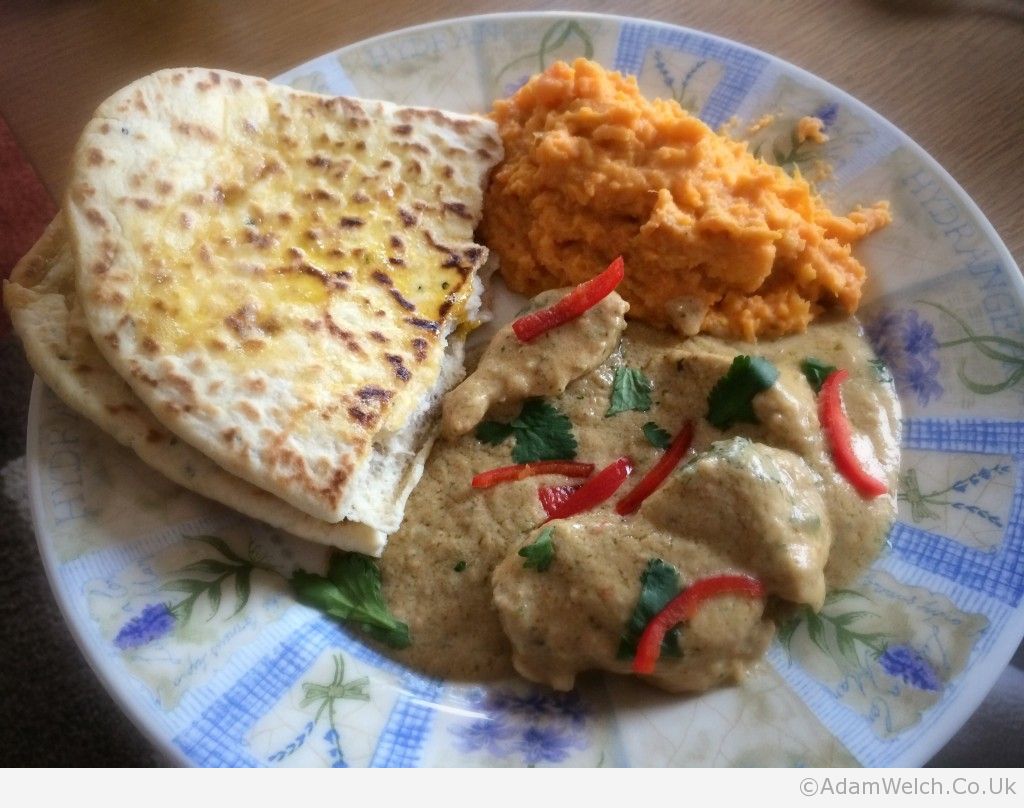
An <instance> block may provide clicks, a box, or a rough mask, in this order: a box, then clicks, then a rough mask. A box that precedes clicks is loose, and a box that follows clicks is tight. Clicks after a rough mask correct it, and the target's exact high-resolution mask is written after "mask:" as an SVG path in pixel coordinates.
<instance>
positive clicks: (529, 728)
mask: <svg viewBox="0 0 1024 808" xmlns="http://www.w3.org/2000/svg"><path fill="white" fill-rule="evenodd" d="M469 702H470V705H471V706H472V707H474V708H475V709H476V710H477V711H478V712H479V716H478V717H476V718H475V719H474V720H473V721H471V722H469V723H467V724H460V725H457V726H454V727H451V728H450V729H449V732H451V734H452V735H453V736H455V744H456V747H457V748H458V749H459V750H460V751H461V752H463V753H466V754H469V753H473V752H486V753H488V754H490V755H491V756H493V757H496V758H507V757H512V756H516V757H518V758H519V759H521V760H522V762H523V763H525V764H526V765H527V766H537V765H538V764H542V763H561V762H562V761H564V760H566V759H567V758H568V757H569V756H570V755H571V754H572V752H573V750H575V749H586V748H587V747H588V746H589V740H588V739H587V732H586V728H587V727H586V725H587V723H588V715H587V708H586V705H585V703H584V702H583V699H582V698H580V696H579V694H578V693H577V692H576V691H572V692H570V693H555V692H548V691H541V690H532V691H529V692H527V693H525V694H519V693H515V692H511V691H507V690H500V689H499V690H493V691H489V692H484V691H474V692H473V693H472V694H471V695H470V698H469Z"/></svg>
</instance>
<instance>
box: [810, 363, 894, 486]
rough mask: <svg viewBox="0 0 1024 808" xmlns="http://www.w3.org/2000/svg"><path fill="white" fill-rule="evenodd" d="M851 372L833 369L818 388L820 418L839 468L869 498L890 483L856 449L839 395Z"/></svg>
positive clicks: (833, 457)
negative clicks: (865, 463) (862, 460)
mask: <svg viewBox="0 0 1024 808" xmlns="http://www.w3.org/2000/svg"><path fill="white" fill-rule="evenodd" d="M849 375H850V374H849V373H847V372H846V371H845V370H833V371H832V372H831V373H830V374H828V376H826V377H825V381H824V382H823V383H822V385H821V390H820V391H819V392H818V418H819V419H820V420H821V428H822V429H823V430H824V432H825V437H826V439H827V440H828V443H829V448H830V449H831V450H832V459H833V461H835V464H836V468H837V469H838V470H839V473H840V474H842V475H843V476H844V477H845V478H846V479H847V481H848V482H849V483H850V485H852V486H853V487H854V489H855V490H856V491H857V493H858V494H860V495H861V496H862V497H864V498H865V499H872V498H874V497H878V496H881V495H882V494H885V493H886V492H888V490H889V488H888V486H887V485H886V484H885V483H884V482H882V481H881V480H879V479H878V478H877V477H872V476H871V475H870V474H868V473H867V472H866V471H865V470H864V467H863V466H861V464H860V460H858V459H857V455H856V454H854V452H853V437H852V431H851V429H850V422H849V421H848V420H847V418H846V413H845V412H844V411H843V401H842V398H841V397H840V395H839V385H840V384H842V383H843V381H845V380H846V378H847V377H848V376H849Z"/></svg>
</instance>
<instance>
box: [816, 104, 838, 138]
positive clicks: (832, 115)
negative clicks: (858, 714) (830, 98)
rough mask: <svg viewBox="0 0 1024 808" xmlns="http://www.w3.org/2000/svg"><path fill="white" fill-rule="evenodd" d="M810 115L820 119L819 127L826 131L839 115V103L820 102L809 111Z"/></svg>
mask: <svg viewBox="0 0 1024 808" xmlns="http://www.w3.org/2000/svg"><path fill="white" fill-rule="evenodd" d="M811 117H813V118H817V119H818V120H819V121H821V128H822V129H823V130H824V131H826V132H827V131H828V130H829V128H831V127H832V126H833V125H835V122H836V118H838V117H839V105H838V104H836V103H834V102H829V103H826V104H822V105H821V106H820V107H818V108H817V109H816V110H814V112H812V113H811Z"/></svg>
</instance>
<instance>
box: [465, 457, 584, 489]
mask: <svg viewBox="0 0 1024 808" xmlns="http://www.w3.org/2000/svg"><path fill="white" fill-rule="evenodd" d="M593 473H594V464H593V463H574V462H572V461H569V460H541V461H538V462H536V463H520V464H519V465H518V466H502V467H501V468H497V469H491V470H490V471H482V472H480V473H479V474H477V475H476V476H475V477H474V478H473V482H472V486H473V487H474V488H491V487H492V486H495V485H497V484H498V483H508V482H512V481H514V480H525V479H526V478H527V477H536V476H537V475H538V474H561V475H563V476H565V477H589V476H590V475H591V474H593Z"/></svg>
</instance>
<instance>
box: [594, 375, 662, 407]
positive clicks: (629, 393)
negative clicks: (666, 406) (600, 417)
mask: <svg viewBox="0 0 1024 808" xmlns="http://www.w3.org/2000/svg"><path fill="white" fill-rule="evenodd" d="M652 386H653V385H652V384H651V380H650V379H648V378H647V376H646V375H644V372H643V371H642V370H637V369H635V368H628V367H618V368H615V378H614V379H612V398H611V402H610V403H609V404H608V412H606V413H605V414H604V417H605V418H607V417H609V416H611V415H616V414H618V413H620V412H627V411H628V410H636V411H637V412H647V411H648V410H649V409H650V408H651V387H652Z"/></svg>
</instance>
